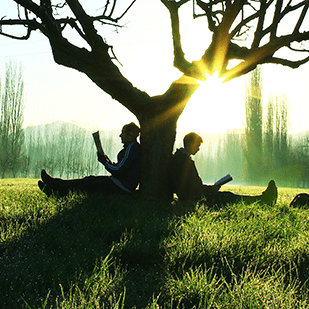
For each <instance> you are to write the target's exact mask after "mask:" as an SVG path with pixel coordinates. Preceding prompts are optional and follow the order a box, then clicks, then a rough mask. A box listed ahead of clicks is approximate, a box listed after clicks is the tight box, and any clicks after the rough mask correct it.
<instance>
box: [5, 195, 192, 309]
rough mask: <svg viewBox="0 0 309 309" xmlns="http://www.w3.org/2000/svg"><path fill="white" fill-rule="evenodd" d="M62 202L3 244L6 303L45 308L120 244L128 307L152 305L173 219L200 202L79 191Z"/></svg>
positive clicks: (118, 250)
mask: <svg viewBox="0 0 309 309" xmlns="http://www.w3.org/2000/svg"><path fill="white" fill-rule="evenodd" d="M55 203H57V207H59V209H58V213H57V215H55V216H53V217H52V218H51V219H50V220H48V221H47V222H45V223H42V224H40V225H38V226H37V227H36V228H31V229H28V231H27V233H26V234H25V235H24V236H22V237H19V238H18V239H16V240H14V241H10V242H6V243H5V242H4V243H2V244H1V247H0V254H1V255H0V256H1V258H0V272H1V276H0V290H1V296H0V303H1V305H2V308H23V307H26V305H25V301H26V302H27V304H29V306H31V307H32V308H38V307H40V306H42V303H43V302H44V300H45V299H46V298H47V295H48V294H49V297H48V303H47V307H48V308H49V307H50V306H52V305H53V306H55V304H56V302H57V299H58V300H59V297H60V295H61V289H63V291H64V294H67V293H69V292H70V287H71V286H72V282H73V283H75V282H78V280H80V278H81V277H87V276H90V275H91V274H92V272H93V269H94V267H95V265H96V264H97V263H99V262H100V260H102V259H104V258H105V257H106V256H107V255H108V254H109V253H110V252H111V250H112V248H113V251H112V255H111V257H112V259H113V260H115V261H116V263H117V265H119V266H120V267H121V268H122V269H123V270H125V271H126V272H125V273H126V275H125V277H124V282H122V284H123V285H122V286H120V287H119V289H122V291H123V289H124V287H125V289H126V297H125V307H126V308H131V307H133V306H136V307H137V308H143V307H145V306H146V305H147V303H148V302H149V301H151V299H152V297H153V296H154V295H158V293H159V292H160V286H161V283H162V282H163V281H164V270H163V259H164V254H165V252H164V250H163V247H162V245H161V242H162V239H163V238H164V237H166V236H167V235H169V233H170V231H169V222H170V220H172V219H173V218H175V217H179V216H182V215H184V214H186V213H187V212H188V211H190V210H193V209H194V205H191V204H193V203H191V204H183V205H173V204H171V203H170V202H168V201H166V202H160V203H158V202H149V201H142V200H140V199H139V198H137V197H136V196H113V195H108V196H107V195H105V196H104V195H93V196H88V197H80V196H79V197H76V196H74V195H73V196H71V197H68V198H66V199H63V200H60V201H55ZM68 205H70V206H69V207H68ZM189 206H190V207H192V208H191V209H189V208H188V207H189ZM0 219H1V218H0ZM27 220H31V218H23V219H21V221H20V222H19V224H24V223H25V222H26V221H27ZM23 221H24V222H23Z"/></svg>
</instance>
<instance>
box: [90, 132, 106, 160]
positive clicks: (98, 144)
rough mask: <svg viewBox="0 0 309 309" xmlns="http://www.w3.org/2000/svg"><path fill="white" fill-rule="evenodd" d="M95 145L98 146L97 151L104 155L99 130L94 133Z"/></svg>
mask: <svg viewBox="0 0 309 309" xmlns="http://www.w3.org/2000/svg"><path fill="white" fill-rule="evenodd" d="M92 136H93V139H94V143H95V146H96V147H97V151H98V153H99V154H101V155H104V150H103V147H102V144H101V141H100V133H99V131H97V132H94V133H92Z"/></svg>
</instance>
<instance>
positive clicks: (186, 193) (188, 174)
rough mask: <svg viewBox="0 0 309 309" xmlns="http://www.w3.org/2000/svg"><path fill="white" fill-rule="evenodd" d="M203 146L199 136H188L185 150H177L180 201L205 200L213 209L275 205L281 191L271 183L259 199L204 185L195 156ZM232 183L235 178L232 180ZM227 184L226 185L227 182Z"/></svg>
mask: <svg viewBox="0 0 309 309" xmlns="http://www.w3.org/2000/svg"><path fill="white" fill-rule="evenodd" d="M202 143H203V139H202V137H201V136H199V135H198V134H196V133H194V132H191V133H188V134H187V135H186V136H185V137H184V139H183V147H182V148H179V149H177V150H176V152H175V153H174V155H173V158H172V164H171V186H172V191H173V193H176V194H177V196H178V198H179V200H199V199H201V198H202V197H204V198H205V199H206V200H207V202H208V203H209V204H211V205H226V204H228V203H235V202H239V201H243V202H245V203H254V202H262V203H265V204H269V205H274V204H275V203H276V201H277V196H278V191H277V187H276V184H275V182H274V181H273V180H271V181H270V182H269V184H268V187H267V188H266V190H265V191H264V192H263V193H262V194H261V195H258V196H245V195H237V194H234V193H232V192H228V191H219V190H220V188H221V185H222V184H220V183H218V184H214V185H206V184H203V182H202V179H201V178H200V176H199V174H198V171H197V169H196V166H195V162H194V161H193V159H192V158H191V155H195V154H196V153H197V152H198V151H199V150H200V146H201V144H202ZM230 179H231V178H230ZM223 183H224V182H223Z"/></svg>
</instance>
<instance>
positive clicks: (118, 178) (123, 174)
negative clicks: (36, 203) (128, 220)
mask: <svg viewBox="0 0 309 309" xmlns="http://www.w3.org/2000/svg"><path fill="white" fill-rule="evenodd" d="M139 133H140V128H139V127H138V126H137V125H136V124H135V123H133V122H131V123H129V124H126V125H125V126H123V128H122V131H121V134H120V135H119V136H120V138H121V142H122V143H123V149H122V150H121V151H120V152H119V153H118V155H117V162H116V163H113V162H112V161H111V160H110V159H109V157H108V156H107V155H106V154H99V153H98V161H99V162H100V163H102V164H103V165H104V167H105V169H106V170H107V171H108V172H110V174H111V176H87V177H84V178H81V179H70V180H64V179H60V178H53V177H51V176H50V175H49V174H48V173H47V172H46V171H45V170H42V172H41V177H42V180H39V182H38V186H39V188H40V189H41V190H42V191H43V192H45V193H46V194H47V195H48V196H50V195H51V194H53V193H54V194H56V195H58V196H60V197H63V196H65V195H67V194H68V193H69V192H70V191H80V192H88V193H91V192H106V193H131V192H133V191H135V190H136V188H137V186H138V184H139V182H140V162H141V150H140V144H139V143H138V142H137V137H138V136H139Z"/></svg>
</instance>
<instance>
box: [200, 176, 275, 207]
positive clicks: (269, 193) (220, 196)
mask: <svg viewBox="0 0 309 309" xmlns="http://www.w3.org/2000/svg"><path fill="white" fill-rule="evenodd" d="M205 197H206V200H207V202H209V203H211V204H212V205H221V206H224V205H226V204H229V203H236V202H240V201H242V202H244V203H246V204H251V203H255V202H261V203H264V204H267V205H270V206H272V205H274V204H276V201H277V197H278V189H277V186H276V184H275V182H274V181H273V180H271V181H270V182H269V183H268V186H267V188H266V190H265V191H264V192H262V194H261V195H256V196H250V195H237V194H234V193H232V192H227V191H218V192H213V193H210V194H205Z"/></svg>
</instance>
